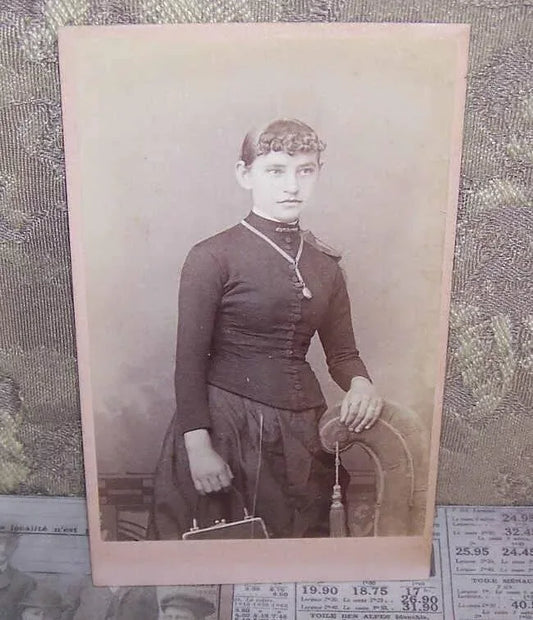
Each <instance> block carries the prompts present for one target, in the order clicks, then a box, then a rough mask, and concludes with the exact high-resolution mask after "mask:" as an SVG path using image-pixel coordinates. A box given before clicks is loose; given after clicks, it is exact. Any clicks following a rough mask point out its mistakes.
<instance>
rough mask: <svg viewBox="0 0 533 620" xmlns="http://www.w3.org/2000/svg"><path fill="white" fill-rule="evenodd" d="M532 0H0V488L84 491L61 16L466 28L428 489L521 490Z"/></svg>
mask: <svg viewBox="0 0 533 620" xmlns="http://www.w3.org/2000/svg"><path fill="white" fill-rule="evenodd" d="M532 14H533V2H532V1H528V0H522V1H512V0H427V1H423V0H371V1H369V0H352V1H349V0H346V1H343V0H299V1H288V0H269V1H259V0H227V1H221V0H196V1H194V0H128V1H127V2H121V1H119V0H3V2H2V3H1V6H0V97H1V105H0V316H1V328H0V456H1V458H0V492H2V493H18V494H28V493H37V494H47V495H82V494H83V492H84V488H83V466H82V452H81V427H80V415H79V399H78V383H77V368H76V359H75V343H74V319H73V302H72V289H71V282H70V277H71V274H70V254H69V243H68V225H67V207H66V188H65V169H64V157H63V151H62V128H61V109H60V98H59V71H58V60H57V43H56V33H57V28H58V27H59V26H62V25H68V24H71V25H81V24H92V25H105V24H142V23H150V24H152V23H177V22H224V21H238V22H251V21H349V22H357V21H364V22H382V21H401V22H461V23H470V24H471V25H472V33H471V35H472V38H471V47H470V65H469V67H470V69H469V75H468V92H467V107H466V117H465V137H464V147H463V162H462V174H461V189H460V197H459V212H458V228H457V242H456V249H455V265H454V278H453V296H452V312H451V323H450V339H449V349H448V365H447V375H446V387H445V405H444V417H443V430H442V439H441V453H440V467H439V486H438V497H437V500H438V502H439V503H443V504H530V503H532V500H533V378H532V377H533V374H532V371H533V314H532V308H533V295H532V291H531V288H532V282H533V277H532V275H533V274H532V272H533V270H532V264H531V255H532V247H531V246H532V241H531V240H532V237H533V224H532V212H533V210H532V206H533V205H532V194H533V183H532V181H533V179H532V176H533V175H532V170H533V140H532V138H533V77H532V74H533V72H532V67H533V19H532Z"/></svg>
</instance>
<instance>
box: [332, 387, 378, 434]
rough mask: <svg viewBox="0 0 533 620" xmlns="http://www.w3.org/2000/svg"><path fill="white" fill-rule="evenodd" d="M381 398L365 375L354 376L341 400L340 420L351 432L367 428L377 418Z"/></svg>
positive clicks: (358, 431)
mask: <svg viewBox="0 0 533 620" xmlns="http://www.w3.org/2000/svg"><path fill="white" fill-rule="evenodd" d="M382 408H383V399H382V398H381V396H380V395H379V394H378V391H377V390H376V388H375V387H374V385H373V384H372V383H371V382H370V381H369V380H368V379H367V378H366V377H354V378H353V379H352V384H351V386H350V389H349V390H348V392H346V396H345V397H344V400H343V401H342V405H341V414H340V420H341V422H342V423H343V424H345V425H346V426H347V427H348V428H349V429H350V430H351V431H352V432H356V433H360V432H361V431H363V430H366V429H369V428H370V427H371V426H372V425H373V424H374V423H375V421H376V420H377V419H378V418H379V416H380V414H381V410H382Z"/></svg>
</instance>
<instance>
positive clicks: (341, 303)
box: [318, 267, 370, 391]
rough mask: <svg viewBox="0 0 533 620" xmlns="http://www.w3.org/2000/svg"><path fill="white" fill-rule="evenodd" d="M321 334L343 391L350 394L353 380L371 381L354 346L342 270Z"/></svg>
mask: <svg viewBox="0 0 533 620" xmlns="http://www.w3.org/2000/svg"><path fill="white" fill-rule="evenodd" d="M318 335H319V337H320V341H321V343H322V346H323V348H324V352H325V354H326V361H327V364H328V369H329V373H330V375H331V376H332V377H333V379H334V381H335V382H336V383H337V384H338V385H339V386H340V387H341V388H342V389H343V390H345V391H348V389H349V388H350V383H351V380H352V379H353V377H358V376H361V377H366V378H367V379H369V378H370V377H369V375H368V372H367V369H366V367H365V365H364V363H363V361H362V360H361V358H360V357H359V351H358V350H357V346H356V344H355V337H354V333H353V327H352V317H351V310H350V298H349V296H348V291H347V290H346V283H345V281H344V277H343V275H342V272H341V269H340V267H338V269H337V273H336V275H335V281H334V283H333V294H332V296H331V299H330V302H329V307H328V311H327V313H326V315H325V317H324V319H323V321H322V324H321V325H320V327H319V328H318Z"/></svg>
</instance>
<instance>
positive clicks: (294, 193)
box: [236, 151, 320, 222]
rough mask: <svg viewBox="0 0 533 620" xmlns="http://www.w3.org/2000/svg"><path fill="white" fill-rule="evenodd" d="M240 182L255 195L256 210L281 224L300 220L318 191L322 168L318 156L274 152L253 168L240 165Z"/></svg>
mask: <svg viewBox="0 0 533 620" xmlns="http://www.w3.org/2000/svg"><path fill="white" fill-rule="evenodd" d="M236 171H237V180H238V182H239V184H240V185H241V186H242V187H244V188H245V189H249V190H251V192H252V200H253V206H254V207H255V208H256V209H257V210H259V211H260V212H261V213H262V214H263V215H266V216H267V217H270V218H272V219H274V220H279V221H280V222H293V221H294V220H297V219H298V218H299V217H300V214H301V212H302V211H303V209H304V208H305V205H306V204H307V202H308V201H309V198H310V197H311V195H312V193H313V190H314V188H315V184H316V181H317V179H318V174H319V171H320V164H319V163H318V156H317V153H295V154H294V155H289V154H288V153H285V152H283V151H277V152H275V151H271V152H270V153H267V154H266V155H260V156H259V157H256V158H255V160H254V161H253V163H252V164H251V165H250V166H246V165H245V164H244V162H242V161H240V162H238V164H237V168H236Z"/></svg>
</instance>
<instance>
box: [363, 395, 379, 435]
mask: <svg viewBox="0 0 533 620" xmlns="http://www.w3.org/2000/svg"><path fill="white" fill-rule="evenodd" d="M382 409H383V401H382V400H381V398H376V399H374V401H373V403H372V405H371V407H370V410H369V413H368V415H367V416H366V418H365V420H364V422H363V424H364V428H365V429H368V428H372V426H374V424H375V423H376V420H377V419H378V418H379V416H380V414H381V410H382Z"/></svg>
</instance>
